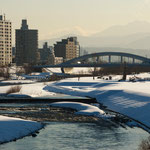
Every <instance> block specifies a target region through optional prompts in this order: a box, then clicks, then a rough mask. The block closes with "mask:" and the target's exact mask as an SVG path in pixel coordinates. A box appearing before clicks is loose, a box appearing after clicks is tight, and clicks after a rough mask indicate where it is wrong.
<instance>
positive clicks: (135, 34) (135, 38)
mask: <svg viewBox="0 0 150 150" xmlns="http://www.w3.org/2000/svg"><path fill="white" fill-rule="evenodd" d="M80 33H81V32H80V31H79V30H77V28H76V30H74V31H71V32H66V34H64V36H62V37H60V38H54V39H47V40H43V41H40V45H42V43H43V42H44V41H48V42H49V44H50V45H53V44H54V43H55V42H56V41H59V40H61V39H62V38H66V37H68V36H72V35H76V36H77V37H78V41H79V42H80V45H81V46H82V47H112V48H113V47H119V48H125V49H147V50H149V49H150V23H149V22H146V21H135V22H131V23H129V24H126V25H115V26H112V27H110V28H108V29H106V30H104V31H102V32H98V33H95V34H92V35H89V36H85V35H83V34H80Z"/></svg>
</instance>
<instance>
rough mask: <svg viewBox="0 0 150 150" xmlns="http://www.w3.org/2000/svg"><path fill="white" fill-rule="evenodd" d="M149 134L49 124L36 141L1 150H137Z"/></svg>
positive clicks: (28, 139)
mask: <svg viewBox="0 0 150 150" xmlns="http://www.w3.org/2000/svg"><path fill="white" fill-rule="evenodd" d="M147 137H148V133H146V132H145V131H143V130H142V129H139V128H134V129H131V128H128V129H127V130H126V129H124V128H107V127H103V126H100V125H98V124H95V123H60V122H54V123H48V124H47V125H46V127H45V129H42V130H41V131H40V133H39V134H38V135H37V137H35V138H33V137H25V138H23V139H20V140H17V141H16V142H10V143H7V144H3V145H0V149H1V150H137V148H138V145H139V143H140V142H141V140H142V139H145V138H147Z"/></svg>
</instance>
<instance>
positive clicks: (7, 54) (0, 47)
mask: <svg viewBox="0 0 150 150" xmlns="http://www.w3.org/2000/svg"><path fill="white" fill-rule="evenodd" d="M11 28H12V27H11V22H10V21H8V20H6V18H5V15H0V66H5V65H9V64H11V63H12V31H11V30H12V29H11Z"/></svg>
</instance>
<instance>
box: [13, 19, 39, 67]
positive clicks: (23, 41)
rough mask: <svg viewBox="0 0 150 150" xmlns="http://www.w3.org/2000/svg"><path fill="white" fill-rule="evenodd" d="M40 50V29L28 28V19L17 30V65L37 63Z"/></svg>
mask: <svg viewBox="0 0 150 150" xmlns="http://www.w3.org/2000/svg"><path fill="white" fill-rule="evenodd" d="M37 51H38V30H33V29H32V30H31V29H28V25H27V20H22V26H21V28H20V29H17V30H16V65H19V66H20V65H23V64H32V65H34V64H36V63H37V59H36V58H37Z"/></svg>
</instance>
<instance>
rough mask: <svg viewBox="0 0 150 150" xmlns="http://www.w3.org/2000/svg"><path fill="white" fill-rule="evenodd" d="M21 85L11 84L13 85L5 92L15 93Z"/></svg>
mask: <svg viewBox="0 0 150 150" xmlns="http://www.w3.org/2000/svg"><path fill="white" fill-rule="evenodd" d="M21 88H22V87H21V86H19V85H17V86H13V87H10V88H9V89H8V90H7V92H6V94H10V93H16V92H19V91H20V90H21Z"/></svg>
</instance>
